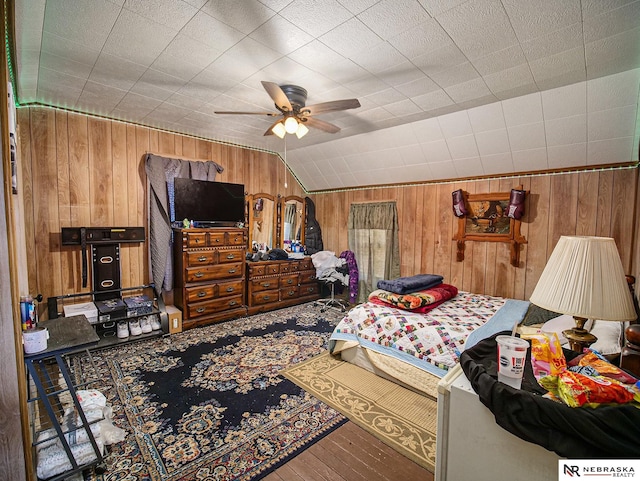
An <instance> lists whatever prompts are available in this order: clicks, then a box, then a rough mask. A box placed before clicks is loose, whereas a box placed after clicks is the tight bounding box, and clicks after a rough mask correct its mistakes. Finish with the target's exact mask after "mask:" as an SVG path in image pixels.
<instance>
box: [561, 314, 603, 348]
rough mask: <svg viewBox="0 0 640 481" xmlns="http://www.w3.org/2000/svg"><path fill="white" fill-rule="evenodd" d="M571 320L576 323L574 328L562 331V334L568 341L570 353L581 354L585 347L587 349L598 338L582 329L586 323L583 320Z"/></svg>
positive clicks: (580, 318)
mask: <svg viewBox="0 0 640 481" xmlns="http://www.w3.org/2000/svg"><path fill="white" fill-rule="evenodd" d="M573 318H574V319H575V321H576V327H574V328H573V329H567V330H566V331H562V334H563V335H564V337H566V338H567V340H568V341H569V346H570V347H571V350H572V351H575V352H580V353H582V351H583V350H584V348H585V347H589V346H590V345H591V344H593V343H594V342H596V341H597V340H598V338H597V337H596V336H594V335H593V334H591V333H590V332H589V331H587V330H586V329H585V328H584V324H585V322H586V321H587V320H586V319H585V318H583V317H575V316H574V317H573Z"/></svg>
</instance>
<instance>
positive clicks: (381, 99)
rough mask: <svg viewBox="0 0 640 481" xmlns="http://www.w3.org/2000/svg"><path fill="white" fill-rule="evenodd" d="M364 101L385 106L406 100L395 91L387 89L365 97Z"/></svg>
mask: <svg viewBox="0 0 640 481" xmlns="http://www.w3.org/2000/svg"><path fill="white" fill-rule="evenodd" d="M365 98H366V99H368V100H370V101H372V102H374V103H375V104H376V105H386V104H387V103H389V102H391V103H396V102H402V101H403V100H407V98H406V97H405V96H404V95H402V94H401V93H400V92H398V91H397V90H395V89H392V88H387V89H385V90H381V91H379V92H375V93H372V94H371V95H367V96H366V97H365Z"/></svg>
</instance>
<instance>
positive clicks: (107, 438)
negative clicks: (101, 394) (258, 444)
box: [98, 406, 127, 445]
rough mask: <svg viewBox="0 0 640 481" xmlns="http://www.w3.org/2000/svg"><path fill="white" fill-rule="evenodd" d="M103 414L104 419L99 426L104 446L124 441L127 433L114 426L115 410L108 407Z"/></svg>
mask: <svg viewBox="0 0 640 481" xmlns="http://www.w3.org/2000/svg"><path fill="white" fill-rule="evenodd" d="M102 412H103V415H104V419H103V420H102V421H100V422H99V423H98V426H100V435H101V436H102V439H103V441H104V444H107V445H109V444H115V443H119V442H120V441H124V438H125V437H126V435H127V432H126V431H125V430H124V429H122V428H119V427H118V426H116V425H115V424H113V409H111V407H110V406H107V407H105V408H104V409H103V410H102Z"/></svg>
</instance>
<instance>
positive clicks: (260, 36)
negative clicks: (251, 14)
mask: <svg viewBox="0 0 640 481" xmlns="http://www.w3.org/2000/svg"><path fill="white" fill-rule="evenodd" d="M283 31H286V32H287V35H286V36H284V37H283V36H282V34H281V32H283ZM250 37H251V38H253V39H254V40H257V41H258V42H260V43H263V44H264V45H267V46H268V47H271V48H273V49H274V50H276V51H277V52H280V53H282V54H285V55H286V54H289V53H291V52H293V51H294V50H297V49H298V48H300V47H302V46H303V45H305V44H307V43H309V42H311V41H312V40H313V37H312V36H311V35H309V34H308V33H306V32H305V31H303V30H302V29H300V28H298V27H297V26H295V25H294V24H292V23H291V22H289V21H288V20H285V19H284V18H282V17H281V16H280V15H275V16H273V17H271V18H270V19H269V20H268V21H267V22H266V23H264V24H262V25H261V26H260V27H258V28H257V29H255V30H254V31H253V32H252V33H251V34H250Z"/></svg>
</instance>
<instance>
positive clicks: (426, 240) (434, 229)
mask: <svg viewBox="0 0 640 481" xmlns="http://www.w3.org/2000/svg"><path fill="white" fill-rule="evenodd" d="M520 184H522V185H523V186H524V188H525V189H526V190H528V191H530V194H529V196H528V197H527V200H526V212H525V216H524V217H523V218H522V234H523V235H524V236H525V237H526V239H527V241H528V244H525V245H524V246H523V248H522V250H521V252H520V265H519V267H513V266H511V265H510V262H509V245H508V244H503V243H495V242H467V243H466V249H465V258H464V261H462V262H457V261H456V243H455V241H452V237H453V235H454V233H455V231H456V230H457V222H456V218H455V217H454V215H453V213H452V207H451V192H453V191H455V190H457V189H463V190H466V191H467V192H469V193H472V194H473V193H486V192H509V191H510V190H511V189H512V188H514V187H516V186H518V185H520ZM637 190H638V169H625V170H603V171H597V172H581V173H567V174H554V175H538V176H524V177H519V178H513V179H496V180H478V181H467V182H458V183H443V184H424V185H417V186H398V187H392V188H377V189H361V190H350V191H343V192H330V193H322V194H315V195H312V199H313V200H314V202H315V204H316V214H317V218H318V221H319V222H320V227H321V229H322V235H323V241H324V248H325V249H327V250H331V251H334V252H336V254H339V253H340V252H342V251H343V250H346V249H348V248H349V246H348V239H347V231H346V225H347V219H348V215H349V207H350V205H351V204H352V203H361V202H373V201H376V202H377V201H386V200H395V201H396V202H397V208H398V216H399V228H400V232H399V237H400V257H401V269H400V272H401V275H402V276H410V275H414V274H419V273H433V274H440V275H442V276H444V278H445V282H447V283H450V284H453V285H455V286H457V287H458V288H459V289H461V290H465V291H470V292H477V293H484V294H489V295H496V296H503V297H510V298H515V299H528V298H529V296H530V295H531V293H532V292H533V289H534V288H535V285H536V283H537V281H538V279H539V277H540V274H541V273H542V270H543V269H544V266H545V264H546V261H547V259H548V257H549V256H550V255H551V252H552V250H553V247H554V246H555V244H556V242H557V241H558V239H559V238H560V236H562V235H597V236H605V237H613V238H614V239H616V243H617V245H618V249H619V251H620V255H621V258H622V262H623V266H624V268H625V271H626V272H627V273H631V274H635V275H636V277H637V273H636V272H635V270H636V269H637V263H638V260H636V259H634V258H633V254H634V253H635V252H636V248H635V247H634V245H635V243H636V242H637V239H636V238H635V232H636V214H635V209H636V203H635V199H636V198H637Z"/></svg>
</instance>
